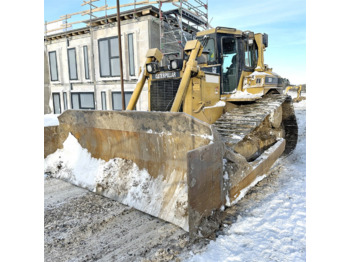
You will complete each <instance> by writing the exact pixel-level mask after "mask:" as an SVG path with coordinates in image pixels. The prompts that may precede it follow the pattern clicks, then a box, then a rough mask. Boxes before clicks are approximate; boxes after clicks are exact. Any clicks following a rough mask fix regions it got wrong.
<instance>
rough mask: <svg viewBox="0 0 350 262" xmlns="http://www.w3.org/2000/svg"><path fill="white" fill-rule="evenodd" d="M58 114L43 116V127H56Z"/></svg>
mask: <svg viewBox="0 0 350 262" xmlns="http://www.w3.org/2000/svg"><path fill="white" fill-rule="evenodd" d="M58 116H59V114H46V115H44V127H45V126H58V125H59V124H60V123H59V121H58V118H57V117H58Z"/></svg>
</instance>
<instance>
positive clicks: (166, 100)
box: [151, 78, 182, 111]
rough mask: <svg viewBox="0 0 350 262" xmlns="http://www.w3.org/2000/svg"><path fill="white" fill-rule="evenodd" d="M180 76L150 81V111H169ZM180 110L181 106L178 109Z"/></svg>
mask: <svg viewBox="0 0 350 262" xmlns="http://www.w3.org/2000/svg"><path fill="white" fill-rule="evenodd" d="M180 81H181V78H178V79H162V80H153V81H152V83H151V111H170V109H171V106H172V105H173V102H174V99H175V96H176V92H177V89H178V88H179V85H180ZM180 111H182V108H181V109H180Z"/></svg>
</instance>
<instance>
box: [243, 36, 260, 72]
mask: <svg viewBox="0 0 350 262" xmlns="http://www.w3.org/2000/svg"><path fill="white" fill-rule="evenodd" d="M257 52H258V48H257V46H256V43H255V41H252V42H249V40H248V39H247V40H246V41H244V63H245V66H246V67H251V68H255V67H256V64H257V58H258V55H257Z"/></svg>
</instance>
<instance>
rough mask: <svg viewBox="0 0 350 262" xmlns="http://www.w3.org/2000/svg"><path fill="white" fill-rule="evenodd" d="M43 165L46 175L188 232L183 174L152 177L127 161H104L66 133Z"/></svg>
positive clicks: (119, 159) (118, 159) (116, 159)
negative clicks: (168, 222)
mask: <svg viewBox="0 0 350 262" xmlns="http://www.w3.org/2000/svg"><path fill="white" fill-rule="evenodd" d="M44 167H45V170H44V172H45V173H46V174H50V175H51V176H53V177H56V178H60V179H63V180H65V181H68V182H70V183H72V184H74V185H77V186H80V187H83V188H86V189H88V190H90V191H93V192H97V193H99V194H102V195H104V196H106V197H109V198H112V199H115V200H117V201H119V202H121V203H123V204H125V205H128V206H131V207H134V208H136V209H139V210H141V211H143V212H146V213H148V214H151V215H153V216H157V217H160V218H163V219H165V220H168V221H169V218H170V219H171V220H170V222H172V223H175V224H177V225H179V226H180V227H182V228H184V229H185V230H187V231H188V219H187V217H186V216H185V214H186V212H187V197H188V193H187V183H186V181H187V178H186V174H185V177H184V178H182V177H181V178H179V177H178V176H177V174H171V175H170V176H168V177H167V178H166V179H165V178H164V177H163V176H161V175H160V176H158V177H157V178H153V177H152V176H151V175H150V174H149V173H148V172H147V170H145V169H143V170H140V169H139V167H138V166H137V165H136V164H135V163H134V162H132V161H131V160H125V159H121V158H114V159H111V160H109V161H108V162H106V161H104V160H102V159H96V158H93V157H92V156H91V154H90V153H89V152H88V151H87V149H84V148H82V147H81V145H80V144H79V142H78V140H77V139H76V138H75V137H74V136H73V135H72V134H69V135H68V138H67V139H66V141H65V142H64V143H63V148H62V149H58V150H57V151H56V152H55V153H53V154H51V155H49V156H47V157H46V159H45V162H44ZM174 172H176V171H175V170H174V171H173V173H174ZM176 179H178V180H180V181H176ZM182 182H183V183H182ZM169 192H170V193H171V196H170V197H169ZM165 198H166V199H165ZM165 200H166V201H165ZM184 217H185V218H184Z"/></svg>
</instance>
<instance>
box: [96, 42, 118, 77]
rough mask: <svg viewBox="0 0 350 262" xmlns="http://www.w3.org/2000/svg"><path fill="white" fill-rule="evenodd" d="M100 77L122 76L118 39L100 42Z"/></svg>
mask: <svg viewBox="0 0 350 262" xmlns="http://www.w3.org/2000/svg"><path fill="white" fill-rule="evenodd" d="M98 51H99V61H100V76H101V77H112V76H120V68H119V45H118V37H111V38H105V39H100V40H98Z"/></svg>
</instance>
